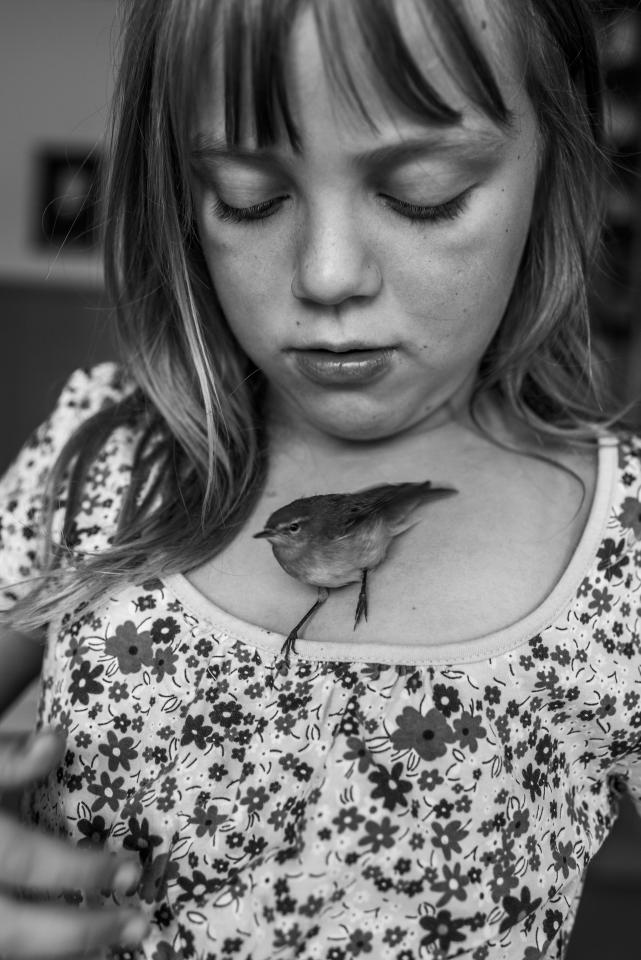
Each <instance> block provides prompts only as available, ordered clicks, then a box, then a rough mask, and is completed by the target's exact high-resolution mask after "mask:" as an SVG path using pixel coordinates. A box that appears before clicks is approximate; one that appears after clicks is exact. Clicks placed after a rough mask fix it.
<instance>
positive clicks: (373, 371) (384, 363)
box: [291, 347, 393, 386]
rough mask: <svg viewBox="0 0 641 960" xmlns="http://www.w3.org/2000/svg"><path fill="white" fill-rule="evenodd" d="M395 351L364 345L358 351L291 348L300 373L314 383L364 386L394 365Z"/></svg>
mask: <svg viewBox="0 0 641 960" xmlns="http://www.w3.org/2000/svg"><path fill="white" fill-rule="evenodd" d="M392 354H393V350H392V349H391V348H389V347H386V348H364V349H355V350H341V351H336V350H325V349H308V350H292V351H291V355H292V356H293V357H294V361H295V363H296V365H297V367H298V369H299V371H300V372H301V373H303V375H304V376H306V377H308V378H309V379H310V380H313V381H314V382H315V383H320V384H328V385H333V384H336V385H341V386H349V385H350V384H354V385H355V386H361V385H362V384H365V383H371V382H372V381H374V380H378V379H379V378H380V377H382V376H384V375H385V373H387V371H388V370H389V368H390V367H391V365H392Z"/></svg>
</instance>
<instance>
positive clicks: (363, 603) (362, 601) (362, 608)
mask: <svg viewBox="0 0 641 960" xmlns="http://www.w3.org/2000/svg"><path fill="white" fill-rule="evenodd" d="M363 617H365V619H366V620H367V570H363V576H362V578H361V589H360V593H359V594H358V600H357V602H356V616H355V617H354V630H356V627H357V626H358V625H359V623H360V622H361V619H362V618H363Z"/></svg>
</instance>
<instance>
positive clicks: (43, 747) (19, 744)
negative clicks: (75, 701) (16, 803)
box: [0, 730, 65, 792]
mask: <svg viewBox="0 0 641 960" xmlns="http://www.w3.org/2000/svg"><path fill="white" fill-rule="evenodd" d="M64 747H65V744H64V740H63V738H62V737H61V736H60V734H58V733H56V732H55V731H53V730H43V731H42V732H41V733H38V734H35V735H34V736H32V737H29V736H25V735H24V734H2V735H1V736H0V792H1V791H3V790H19V789H20V788H22V787H25V786H27V784H29V783H33V782H34V781H35V780H39V779H40V778H41V777H44V776H45V775H46V774H47V773H49V771H50V770H51V769H53V767H54V766H55V765H56V764H57V763H58V761H59V760H60V758H61V757H62V753H63V751H64Z"/></svg>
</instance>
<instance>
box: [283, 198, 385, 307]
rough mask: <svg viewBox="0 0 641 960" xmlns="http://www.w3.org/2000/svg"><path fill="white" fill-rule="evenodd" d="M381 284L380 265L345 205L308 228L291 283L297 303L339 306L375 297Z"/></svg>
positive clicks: (315, 219)
mask: <svg viewBox="0 0 641 960" xmlns="http://www.w3.org/2000/svg"><path fill="white" fill-rule="evenodd" d="M381 284H382V274H381V271H380V267H379V264H378V263H377V262H376V259H375V258H374V256H373V254H372V252H371V250H370V249H369V248H368V246H367V244H366V243H365V242H364V239H363V237H362V231H359V228H358V225H357V224H356V223H355V222H354V219H353V217H351V216H350V212H349V210H347V209H345V207H344V205H343V208H342V209H338V210H334V211H333V212H331V211H327V210H326V211H324V212H323V213H322V214H319V215H318V216H317V217H315V218H314V219H313V221H310V222H308V223H307V224H306V225H305V227H304V230H303V231H302V238H301V241H300V243H299V245H298V250H297V257H296V268H295V271H294V277H293V280H292V293H293V294H294V296H295V297H296V298H297V299H298V300H310V301H313V302H315V303H319V304H323V305H325V306H336V305H337V304H339V303H343V302H344V301H345V300H349V299H350V298H351V297H373V296H375V295H376V294H377V293H378V291H379V290H380V288H381Z"/></svg>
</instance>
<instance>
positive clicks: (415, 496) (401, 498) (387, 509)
mask: <svg viewBox="0 0 641 960" xmlns="http://www.w3.org/2000/svg"><path fill="white" fill-rule="evenodd" d="M396 486H397V487H398V488H399V489H398V491H397V494H396V496H395V497H392V498H391V499H390V501H389V502H388V503H386V504H385V506H384V507H383V511H382V512H383V513H384V515H385V520H386V522H387V524H388V525H389V528H390V532H393V533H394V534H395V535H396V534H399V533H401V532H403V531H404V530H407V529H409V527H411V526H414V523H415V522H417V521H414V520H412V518H411V517H412V514H413V513H414V510H416V508H417V507H419V506H421V505H422V504H423V503H431V502H432V501H434V500H442V499H444V498H445V497H451V496H453V495H454V494H455V493H458V490H456V488H455V487H433V486H432V484H431V482H430V481H429V480H426V481H425V482H424V483H399V484H396Z"/></svg>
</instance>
